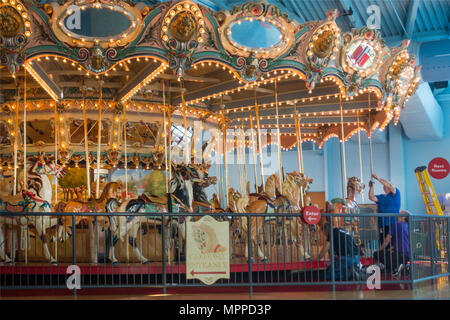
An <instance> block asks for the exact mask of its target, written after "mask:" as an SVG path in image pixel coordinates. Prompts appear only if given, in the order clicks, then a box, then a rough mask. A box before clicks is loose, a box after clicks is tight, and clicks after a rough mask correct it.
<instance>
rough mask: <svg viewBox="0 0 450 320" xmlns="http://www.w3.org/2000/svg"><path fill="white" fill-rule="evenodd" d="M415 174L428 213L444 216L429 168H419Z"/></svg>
mask: <svg viewBox="0 0 450 320" xmlns="http://www.w3.org/2000/svg"><path fill="white" fill-rule="evenodd" d="M414 172H415V173H416V177H417V181H418V182H419V188H420V192H421V193H422V198H423V202H424V203H425V208H426V209H427V213H428V214H435V215H438V216H443V215H444V212H443V211H442V208H441V205H440V204H439V200H438V198H437V195H436V192H435V191H434V188H433V184H432V183H431V180H430V176H429V175H428V170H427V167H425V166H422V167H417V168H416V170H414Z"/></svg>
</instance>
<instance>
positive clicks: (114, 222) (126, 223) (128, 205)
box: [105, 198, 149, 264]
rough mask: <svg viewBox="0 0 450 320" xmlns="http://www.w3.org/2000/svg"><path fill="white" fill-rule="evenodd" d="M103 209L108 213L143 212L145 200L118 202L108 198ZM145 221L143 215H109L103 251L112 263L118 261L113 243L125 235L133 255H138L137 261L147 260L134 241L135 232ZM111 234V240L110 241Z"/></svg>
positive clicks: (122, 239)
mask: <svg viewBox="0 0 450 320" xmlns="http://www.w3.org/2000/svg"><path fill="white" fill-rule="evenodd" d="M105 209H106V212H108V213H114V212H130V213H144V212H145V202H144V201H143V200H141V199H131V200H128V201H124V202H122V203H120V202H119V201H118V200H117V199H115V198H110V199H108V201H107V202H106V206H105ZM146 221H147V218H146V217H145V216H144V215H142V216H139V215H134V216H114V215H111V216H109V224H110V229H109V230H107V232H106V239H107V241H106V246H107V247H106V248H105V253H106V255H108V259H109V260H110V261H111V262H112V263H113V264H116V263H118V262H119V261H118V260H117V259H116V257H115V255H114V245H115V243H116V242H117V240H119V239H120V240H121V241H122V242H123V241H124V240H125V237H126V238H127V239H128V242H129V244H130V245H131V246H132V247H133V251H134V255H135V256H136V257H138V259H139V261H140V262H141V263H143V264H146V263H148V262H149V260H148V259H147V258H145V257H144V256H143V255H142V253H141V250H140V249H139V247H138V246H137V243H136V238H137V234H138V231H139V230H140V228H141V224H142V223H144V222H146ZM111 236H112V242H111V241H110V240H111V239H110V237H111Z"/></svg>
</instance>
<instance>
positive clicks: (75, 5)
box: [0, 0, 420, 270]
mask: <svg viewBox="0 0 450 320" xmlns="http://www.w3.org/2000/svg"><path fill="white" fill-rule="evenodd" d="M338 18H339V12H338V11H337V10H330V11H328V12H327V16H326V17H325V18H324V20H320V21H310V22H307V23H303V24H300V23H298V22H297V21H295V20H293V19H290V18H289V16H288V15H287V14H286V13H284V12H283V11H281V10H280V9H279V8H277V7H276V6H274V5H272V4H268V3H266V2H264V1H262V2H248V3H245V4H242V5H239V6H235V7H233V8H232V9H231V10H229V11H219V12H214V11H212V10H211V9H209V8H206V7H204V6H202V5H200V4H197V3H195V2H193V1H169V2H163V3H159V4H156V5H149V4H148V3H147V2H145V1H144V2H138V1H120V0H88V1H81V0H69V1H35V0H23V1H19V0H2V1H1V3H0V55H1V66H0V77H1V87H0V103H1V112H0V166H1V167H0V170H1V174H2V175H1V181H0V183H1V185H2V187H1V188H0V192H1V194H0V199H1V202H0V203H1V216H0V261H1V262H2V263H5V264H14V265H33V264H36V263H48V264H49V265H51V264H53V265H54V264H67V263H70V262H71V261H72V260H73V255H74V254H75V255H76V258H77V261H78V262H80V263H90V264H98V263H101V261H100V260H99V251H102V252H103V254H104V259H103V261H104V262H105V263H121V264H123V263H125V264H148V263H153V262H162V252H163V251H164V250H165V251H166V254H165V255H164V256H165V259H166V260H167V261H164V262H167V263H169V264H173V263H174V262H175V263H179V264H182V263H183V258H182V256H183V244H184V242H183V238H184V236H185V234H184V229H183V225H184V220H185V219H177V218H176V217H174V216H171V217H170V219H169V218H168V219H166V220H165V219H164V218H163V219H162V218H161V217H158V216H157V214H159V213H189V214H196V215H193V216H191V217H190V218H192V219H194V220H195V219H198V218H199V217H201V216H202V215H207V214H212V215H214V214H215V213H226V214H225V215H221V216H220V217H218V218H217V219H218V220H224V221H229V223H230V225H232V226H233V228H232V230H235V231H240V232H236V235H233V237H234V236H236V237H241V241H239V243H242V248H244V249H242V250H238V249H236V250H235V251H234V252H233V255H234V256H235V257H236V256H239V257H241V258H242V261H244V262H245V261H247V260H248V259H252V257H249V254H248V252H247V250H246V249H247V248H248V244H247V243H246V242H248V241H251V242H252V244H251V245H252V248H253V249H252V253H253V255H254V259H255V260H257V261H267V259H271V257H269V256H268V253H267V252H265V250H263V249H261V248H260V247H261V242H264V241H266V242H267V241H269V242H271V243H272V244H273V247H274V248H275V251H277V250H279V251H280V252H282V250H281V249H280V248H281V247H283V246H286V245H292V246H295V247H297V248H298V251H297V252H298V254H297V255H296V256H295V257H294V258H292V259H294V260H293V261H308V260H310V259H311V258H312V257H316V256H317V251H318V247H320V246H321V245H322V244H323V234H322V233H321V227H320V224H317V225H313V226H312V225H310V224H308V223H307V221H305V219H301V218H298V219H297V217H296V218H295V219H288V218H286V217H284V218H277V217H276V215H277V214H281V213H282V214H286V213H288V214H301V213H302V212H303V209H304V208H305V207H309V206H311V200H310V199H309V196H308V189H309V186H310V184H311V183H312V179H311V178H310V177H309V176H310V175H311V171H313V170H316V169H315V168H308V167H305V166H304V164H303V154H302V144H303V143H305V142H308V143H310V142H313V143H315V144H316V145H317V146H318V148H321V147H322V146H323V144H324V143H325V142H326V141H327V140H328V139H330V138H331V137H337V138H338V139H339V141H340V143H341V148H342V155H343V157H342V158H341V159H336V167H339V166H341V167H342V172H343V174H342V175H343V185H344V186H345V187H343V190H345V194H343V195H342V199H329V203H328V205H329V206H328V208H326V209H325V210H326V211H328V212H337V213H346V212H347V213H357V212H358V203H357V202H356V201H355V195H356V194H357V193H359V192H361V190H362V188H363V183H362V181H363V180H364V177H362V169H361V176H360V177H347V174H346V159H345V154H346V153H345V142H346V141H347V140H348V139H349V138H350V137H352V136H353V135H355V134H357V135H358V140H359V141H360V140H361V139H360V138H361V137H360V135H361V131H365V132H366V134H367V136H368V137H369V142H370V143H371V139H370V137H371V136H372V134H373V133H374V132H375V131H376V130H381V131H382V130H384V128H385V127H386V126H387V125H388V124H389V123H390V122H391V121H393V122H394V123H397V121H398V119H399V115H400V113H401V111H402V109H403V108H404V105H405V102H406V101H407V100H408V98H409V97H410V96H411V95H413V94H414V92H415V90H416V88H417V86H418V83H419V81H420V78H419V76H418V70H419V67H418V66H416V59H415V57H414V56H413V55H411V54H409V53H408V45H409V43H408V42H407V41H405V42H403V43H402V45H401V46H400V47H394V48H389V47H387V46H386V45H385V43H384V41H383V39H382V38H381V36H380V34H379V32H378V31H377V30H375V29H372V28H369V27H363V28H361V29H357V30H352V31H351V32H348V33H344V32H342V31H341V29H340V28H339V26H338V24H337V23H336V19H338ZM268 146H270V148H272V150H275V151H276V152H275V154H276V155H277V159H276V160H277V164H276V166H277V167H276V170H275V173H272V172H271V173H270V174H267V173H266V172H264V171H265V169H266V166H265V163H264V162H265V161H266V159H265V158H264V156H263V152H264V151H263V150H264V148H267V147H268ZM359 146H360V148H359V155H355V157H359V159H360V164H361V144H360V145H359ZM292 148H296V150H297V160H298V161H297V166H298V168H297V170H296V171H294V172H285V171H284V170H283V169H284V168H283V165H282V163H283V162H282V160H283V159H282V157H283V152H284V151H285V150H289V149H292ZM232 157H233V159H230V158H232ZM236 159H237V160H236ZM231 163H233V164H232V165H233V170H235V171H236V170H237V171H238V176H239V181H230V179H231V175H230V170H231V169H230V166H231ZM361 168H362V164H361ZM266 170H267V169H266ZM212 172H214V175H212V174H211V173H212ZM308 173H309V175H308ZM366 178H367V177H366ZM52 212H53V213H59V214H64V213H65V214H67V216H64V215H55V216H52V215H51V214H50V215H42V213H52ZM70 213H79V215H78V214H77V215H76V216H75V215H70ZM115 213H121V214H122V213H133V214H136V213H140V215H133V216H131V215H128V216H127V215H120V214H117V215H115ZM152 213H153V214H155V216H152ZM235 213H239V214H244V213H251V214H264V213H266V214H267V215H268V216H270V217H272V218H268V219H263V217H262V218H261V217H256V216H255V217H253V218H252V219H253V220H252V223H251V227H250V228H249V226H248V224H247V223H245V221H243V220H242V219H234V218H233V214H235ZM83 214H85V215H83ZM102 214H103V215H102ZM260 218H261V219H260ZM186 219H187V218H186ZM169 221H170V223H169ZM334 223H335V225H340V226H342V227H344V228H347V229H348V230H349V231H350V232H353V234H354V235H355V236H356V237H358V226H359V224H358V221H353V220H351V219H344V218H337V217H336V221H335V222H334ZM275 229H276V230H277V232H273V233H272V236H273V239H263V240H260V239H259V238H260V234H261V233H265V237H267V234H271V232H270V230H275ZM75 230H76V231H75ZM263 230H266V231H263ZM267 230H268V231H267ZM162 233H163V234H164V236H161V234H162ZM247 234H250V235H251V237H250V238H248V237H246V235H247ZM156 235H158V236H156ZM75 238H76V239H75ZM30 239H32V240H30ZM74 243H76V244H77V248H78V250H77V251H76V253H74V251H73V250H72V249H73V247H72V246H73V244H74ZM99 243H100V245H99ZM155 248H156V249H155ZM277 252H278V251H277ZM280 254H281V253H280ZM116 256H117V257H116ZM180 257H181V258H180ZM5 270H6V269H5Z"/></svg>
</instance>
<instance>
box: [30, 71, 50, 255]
mask: <svg viewBox="0 0 450 320" xmlns="http://www.w3.org/2000/svg"><path fill="white" fill-rule="evenodd" d="M23 76H24V80H23V188H24V190H26V189H27V69H26V68H23ZM49 220H50V217H49ZM57 244H58V241H56V242H55V249H56V259H58V247H57ZM25 263H26V264H28V228H26V237H25Z"/></svg>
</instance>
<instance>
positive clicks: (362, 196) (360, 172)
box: [356, 111, 364, 203]
mask: <svg viewBox="0 0 450 320" xmlns="http://www.w3.org/2000/svg"><path fill="white" fill-rule="evenodd" d="M356 120H357V121H358V150H359V175H360V179H361V182H362V181H364V177H363V168H362V155H361V131H360V130H359V111H356ZM361 201H362V202H363V203H364V193H363V192H361Z"/></svg>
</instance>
